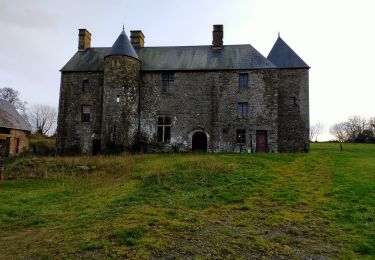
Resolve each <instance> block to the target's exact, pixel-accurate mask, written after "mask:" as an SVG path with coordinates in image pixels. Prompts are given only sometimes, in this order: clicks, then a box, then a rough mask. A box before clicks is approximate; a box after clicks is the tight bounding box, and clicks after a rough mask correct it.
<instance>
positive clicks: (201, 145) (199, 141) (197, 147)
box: [192, 132, 207, 152]
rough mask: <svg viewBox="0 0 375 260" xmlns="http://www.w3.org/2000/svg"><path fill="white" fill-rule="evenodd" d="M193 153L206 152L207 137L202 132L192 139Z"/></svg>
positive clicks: (194, 135)
mask: <svg viewBox="0 0 375 260" xmlns="http://www.w3.org/2000/svg"><path fill="white" fill-rule="evenodd" d="M192 150H193V151H202V152H206V151H207V135H206V134H205V133H204V132H196V133H194V134H193V137H192Z"/></svg>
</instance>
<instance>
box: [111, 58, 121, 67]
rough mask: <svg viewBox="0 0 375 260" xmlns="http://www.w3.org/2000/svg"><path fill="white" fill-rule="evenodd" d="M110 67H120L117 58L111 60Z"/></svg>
mask: <svg viewBox="0 0 375 260" xmlns="http://www.w3.org/2000/svg"><path fill="white" fill-rule="evenodd" d="M112 67H120V61H119V60H117V59H114V60H112Z"/></svg>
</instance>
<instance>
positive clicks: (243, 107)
mask: <svg viewBox="0 0 375 260" xmlns="http://www.w3.org/2000/svg"><path fill="white" fill-rule="evenodd" d="M247 106H248V103H247V102H239V103H238V107H237V116H238V117H247Z"/></svg>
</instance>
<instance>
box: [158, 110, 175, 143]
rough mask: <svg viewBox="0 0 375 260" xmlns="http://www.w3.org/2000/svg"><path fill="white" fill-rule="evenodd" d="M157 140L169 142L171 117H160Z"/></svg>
mask: <svg viewBox="0 0 375 260" xmlns="http://www.w3.org/2000/svg"><path fill="white" fill-rule="evenodd" d="M156 135H157V141H158V142H159V143H169V141H170V140H171V118H170V117H167V116H160V117H158V125H157V133H156Z"/></svg>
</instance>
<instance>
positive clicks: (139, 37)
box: [130, 31, 145, 47]
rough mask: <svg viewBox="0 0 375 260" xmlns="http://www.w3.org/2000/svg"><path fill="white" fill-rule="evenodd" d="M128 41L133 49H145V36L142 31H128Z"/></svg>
mask: <svg viewBox="0 0 375 260" xmlns="http://www.w3.org/2000/svg"><path fill="white" fill-rule="evenodd" d="M130 41H131V43H132V45H133V47H145V36H144V34H143V33H142V31H130Z"/></svg>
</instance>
